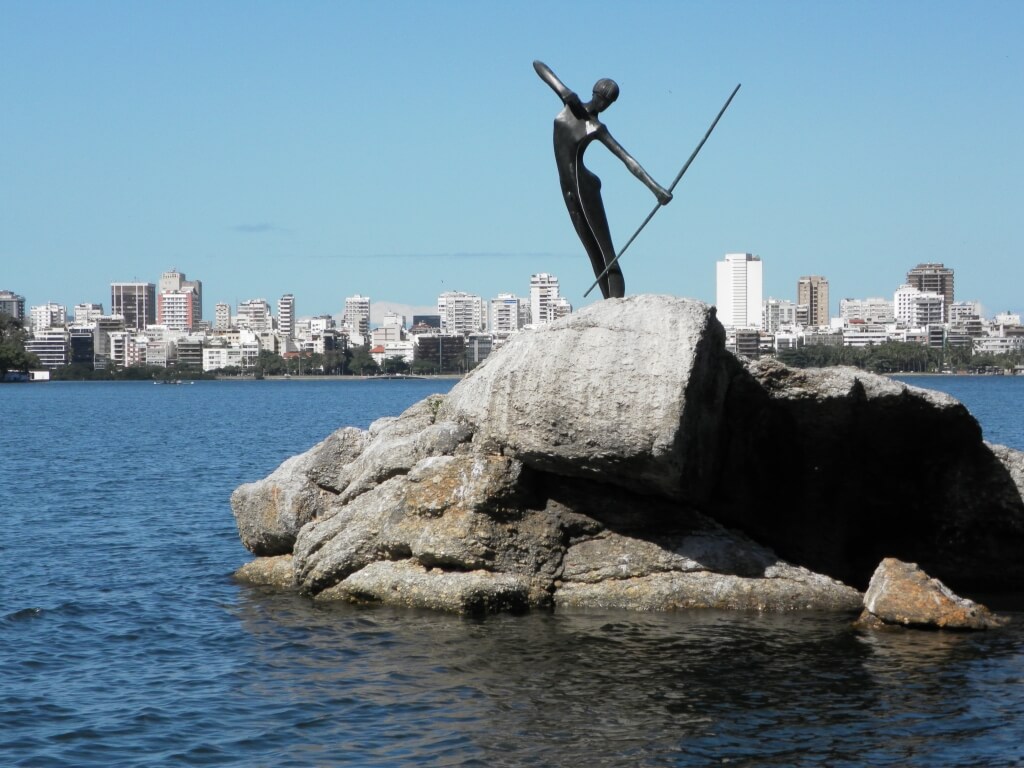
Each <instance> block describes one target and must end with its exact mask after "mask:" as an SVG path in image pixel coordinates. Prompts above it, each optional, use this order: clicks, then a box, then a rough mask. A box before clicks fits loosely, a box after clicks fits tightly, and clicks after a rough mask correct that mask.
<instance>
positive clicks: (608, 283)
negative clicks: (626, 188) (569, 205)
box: [581, 176, 626, 299]
mask: <svg viewBox="0 0 1024 768" xmlns="http://www.w3.org/2000/svg"><path fill="white" fill-rule="evenodd" d="M592 179H593V181H594V182H596V183H595V184H592V185H590V186H589V187H585V188H584V187H581V192H582V193H583V194H584V195H585V196H586V197H585V199H584V200H583V201H582V202H583V211H584V215H585V217H586V220H587V225H588V228H589V229H590V233H591V239H592V241H593V243H594V245H595V246H596V248H595V250H596V254H591V257H590V260H591V262H593V264H594V276H595V277H597V275H600V274H601V273H602V272H604V270H605V268H606V267H607V266H608V265H609V264H611V263H612V261H614V259H615V248H614V247H613V246H612V235H611V232H610V231H609V229H608V217H607V216H606V215H605V212H604V203H603V202H602V201H601V180H600V179H598V178H597V177H596V176H592ZM588 252H589V250H588ZM601 293H602V294H603V295H604V297H605V298H606V299H608V298H612V299H621V298H622V297H623V296H625V295H626V280H625V278H624V277H623V275H622V270H621V269H620V268H619V264H618V262H615V264H612V268H611V269H609V270H608V273H607V274H606V275H605V276H604V277H603V278H601Z"/></svg>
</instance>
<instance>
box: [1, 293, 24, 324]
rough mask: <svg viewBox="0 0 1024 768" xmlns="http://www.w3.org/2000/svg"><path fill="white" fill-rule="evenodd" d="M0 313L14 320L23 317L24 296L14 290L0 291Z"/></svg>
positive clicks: (22, 318)
mask: <svg viewBox="0 0 1024 768" xmlns="http://www.w3.org/2000/svg"><path fill="white" fill-rule="evenodd" d="M0 313H3V314H5V315H10V316H11V317H13V318H14V319H15V320H24V319H25V297H24V296H19V295H18V294H16V293H14V291H7V290H4V291H0Z"/></svg>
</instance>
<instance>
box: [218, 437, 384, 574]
mask: <svg viewBox="0 0 1024 768" xmlns="http://www.w3.org/2000/svg"><path fill="white" fill-rule="evenodd" d="M366 443H367V437H366V433H365V432H363V431H362V430H359V429H355V428H353V427H345V428H343V429H339V430H338V431H337V432H335V433H334V434H332V435H331V436H330V437H328V438H327V439H326V440H324V441H322V442H320V443H318V444H317V445H315V446H314V447H313V448H311V449H310V450H308V451H306V452H305V453H302V454H299V455H298V456H293V457H291V458H290V459H288V460H286V461H285V462H284V463H283V464H282V465H281V466H280V467H278V468H277V469H276V470H274V472H273V473H271V474H270V475H269V476H267V477H266V478H264V479H263V480H258V481H257V482H255V483H247V484H245V485H241V486H239V487H238V488H236V489H235V491H234V493H232V494H231V511H232V512H233V513H234V516H235V525H236V526H237V527H238V534H239V536H240V537H241V539H242V544H244V545H245V548H246V549H248V550H249V551H250V552H252V553H253V554H256V555H263V556H267V555H283V554H289V553H291V551H292V546H293V545H294V544H295V536H296V534H297V533H298V532H299V529H300V528H302V526H303V525H305V524H306V523H308V522H309V521H310V520H312V519H313V518H315V517H316V516H317V515H318V514H320V512H321V511H323V509H324V508H325V506H326V505H327V504H328V503H329V502H331V501H333V499H334V496H335V495H336V494H337V493H338V491H339V490H340V489H341V487H343V486H341V487H339V485H338V482H337V480H336V476H337V474H338V472H339V469H340V468H342V467H344V466H346V465H347V464H348V463H349V462H351V461H352V460H353V459H355V458H356V457H357V456H359V455H360V454H361V453H362V452H363V449H364V448H365V447H366Z"/></svg>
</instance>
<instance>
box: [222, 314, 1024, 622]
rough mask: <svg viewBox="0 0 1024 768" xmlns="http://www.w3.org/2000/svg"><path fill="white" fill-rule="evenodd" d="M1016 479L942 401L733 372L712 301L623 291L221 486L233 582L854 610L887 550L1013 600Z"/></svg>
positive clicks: (847, 374)
mask: <svg viewBox="0 0 1024 768" xmlns="http://www.w3.org/2000/svg"><path fill="white" fill-rule="evenodd" d="M1022 468H1024V461H1022V454H1020V453H1018V452H1016V451H1010V450H1009V449H1003V448H992V447H989V446H987V445H985V444H984V443H983V441H982V440H981V434H980V429H979V428H978V426H977V423H976V422H975V421H974V420H973V418H971V416H970V415H969V414H968V413H967V411H966V409H964V408H963V406H961V405H960V404H959V403H957V402H956V401H955V400H953V399H952V398H948V397H946V396H944V395H939V394H936V393H928V392H925V391H923V390H918V389H915V388H912V387H908V386H905V385H903V384H899V383H897V382H893V381H890V380H888V379H885V378H882V377H878V376H872V375H869V374H865V373H862V372H859V371H853V370H849V369H830V370H824V371H792V370H789V369H787V368H785V367H784V366H781V365H779V364H777V363H774V362H757V363H745V362H743V361H741V360H739V359H737V358H736V357H734V356H733V355H731V354H729V353H728V352H727V351H726V350H725V346H724V331H723V329H722V327H721V325H720V324H719V323H718V321H717V320H716V319H715V316H714V309H713V308H711V307H709V306H707V305H705V304H702V303H700V302H696V301H689V300H682V299H673V298H669V297H663V296H633V297H629V298H626V299H615V300H607V301H603V302H600V303H598V304H595V305H593V306H591V307H588V308H586V309H584V310H583V311H581V312H578V313H576V314H573V315H570V316H568V317H566V318H563V319H561V320H559V321H557V322H554V323H551V324H549V325H546V326H542V327H541V328H539V329H537V330H535V331H532V332H528V333H523V334H520V335H518V336H516V337H514V338H513V339H511V340H510V341H509V342H508V343H507V344H506V345H505V346H504V347H502V348H501V349H500V350H498V351H497V352H496V353H494V354H493V355H492V356H491V357H490V358H489V359H488V360H487V361H486V362H485V363H484V364H483V365H481V366H480V367H478V368H477V369H476V370H475V371H474V372H473V373H472V374H470V375H469V376H467V377H466V378H465V379H464V380H463V381H462V382H460V383H459V384H458V385H457V386H456V387H455V388H454V389H452V391H451V392H450V393H449V394H448V395H447V396H432V397H430V398H427V399H426V400H424V401H422V402H420V403H418V404H416V405H414V406H413V407H411V408H409V409H408V410H407V411H406V412H405V413H403V414H401V415H400V416H398V417H393V418H387V419H381V420H379V421H377V422H375V423H374V424H373V425H372V426H371V427H370V429H369V430H368V431H362V430H357V429H352V428H346V429H341V430H339V431H338V432H336V433H335V434H333V435H331V436H330V437H328V438H327V439H326V440H325V441H323V442H322V443H320V444H319V445H317V446H315V447H314V448H312V449H311V450H310V451H308V452H306V453H305V454H303V455H301V456H298V457H294V458H292V459H289V460H288V461H286V462H285V463H284V464H282V465H281V467H280V468H279V469H278V470H276V471H275V472H274V473H272V474H271V475H270V476H268V477H267V478H265V479H264V480H261V481H259V482H256V483H252V484H249V485H244V486H241V487H240V488H238V489H237V490H236V491H235V493H234V494H233V495H232V508H233V511H234V514H235V519H236V522H237V525H238V529H239V533H240V535H241V537H242V542H243V544H245V546H246V547H247V548H248V549H250V550H251V551H252V552H253V553H254V554H256V555H258V556H260V559H259V560H257V561H256V562H255V563H251V564H249V565H247V566H245V567H243V569H241V570H240V571H239V573H238V576H239V578H241V579H243V580H246V581H250V582H253V583H261V584H269V585H276V586H281V585H283V584H287V583H289V582H290V583H291V584H292V585H293V586H294V588H296V589H298V590H300V591H302V592H303V593H306V594H309V595H312V596H313V597H314V598H315V599H317V600H331V599H343V600H356V601H362V600H366V601H377V602H384V603H392V604H400V605H411V606H423V607H431V608H438V609H445V610H454V611H461V612H488V611H495V610H510V611H516V610H526V609H528V608H530V607H536V606H553V607H555V608H556V609H559V608H570V607H625V608H635V609H667V608H680V607H718V608H739V609H759V610H788V609H798V608H801V609H802V608H814V609H832V610H849V611H855V610H857V609H858V608H859V607H860V604H861V595H860V593H859V592H858V591H857V590H856V589H854V588H852V587H851V586H847V585H846V584H844V583H842V582H844V581H845V582H846V583H847V584H851V585H853V586H854V587H859V588H863V587H864V586H866V584H867V582H868V578H869V577H870V575H871V572H872V570H873V569H874V566H875V565H876V564H877V563H878V562H879V560H880V559H881V558H882V557H884V556H888V555H895V556H899V557H914V558H915V559H917V560H918V561H919V562H922V563H924V562H925V561H926V560H927V561H928V562H927V567H928V568H929V569H930V570H932V571H934V572H936V573H941V575H943V578H946V579H947V580H948V581H950V582H954V578H955V577H962V579H963V583H965V584H969V585H970V586H971V587H972V588H976V587H984V588H986V589H992V588H996V589H998V588H1003V589H1013V588H1016V589H1020V588H1021V585H1024V563H1022V561H1021V555H1020V553H1021V552H1024V549H1022V547H1021V545H1022V544H1024V503H1022V501H1021V480H1022V477H1024V471H1022ZM929 558H930V559H929ZM947 572H950V573H952V575H953V577H954V578H950V576H948V575H946V573H947Z"/></svg>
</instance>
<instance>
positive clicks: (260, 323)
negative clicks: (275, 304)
mask: <svg viewBox="0 0 1024 768" xmlns="http://www.w3.org/2000/svg"><path fill="white" fill-rule="evenodd" d="M238 327H239V328H245V329H247V330H250V331H256V332H257V333H260V332H262V331H271V330H273V328H274V320H273V318H272V317H271V314H270V304H269V303H268V302H267V300H266V299H249V300H247V301H243V302H241V303H239V305H238Z"/></svg>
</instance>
